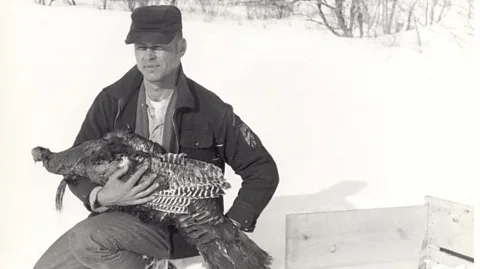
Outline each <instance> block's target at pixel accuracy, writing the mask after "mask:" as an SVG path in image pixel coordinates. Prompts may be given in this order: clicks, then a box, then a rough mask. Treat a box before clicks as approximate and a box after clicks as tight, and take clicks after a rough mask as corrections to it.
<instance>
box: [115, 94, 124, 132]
mask: <svg viewBox="0 0 480 269" xmlns="http://www.w3.org/2000/svg"><path fill="white" fill-rule="evenodd" d="M122 105H123V99H119V100H118V103H117V114H116V115H115V120H114V121H113V129H114V130H117V120H118V117H119V116H120V111H122Z"/></svg>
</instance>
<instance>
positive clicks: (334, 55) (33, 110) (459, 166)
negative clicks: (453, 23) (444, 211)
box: [0, 1, 479, 269]
mask: <svg viewBox="0 0 480 269" xmlns="http://www.w3.org/2000/svg"><path fill="white" fill-rule="evenodd" d="M18 2H19V3H16V4H15V6H13V8H14V10H15V13H12V14H14V15H6V14H5V13H6V12H4V11H5V9H2V10H3V11H2V18H1V20H2V22H3V21H5V20H7V21H8V22H7V23H2V27H1V29H2V32H4V31H6V32H7V33H6V34H2V45H1V46H2V49H3V51H2V62H1V64H2V71H3V72H2V73H3V74H2V86H3V89H2V91H1V93H0V94H1V96H0V97H1V100H2V105H1V107H0V109H1V112H2V113H3V117H2V118H1V119H0V122H1V126H2V139H1V140H0V141H1V147H0V148H1V149H2V153H1V155H0V158H1V162H0V163H1V164H2V180H1V187H2V190H3V194H2V196H1V199H2V202H1V204H2V209H3V211H4V212H3V214H2V221H1V222H0V223H1V224H0V225H1V229H0V230H1V231H2V236H1V238H2V241H1V244H2V246H1V248H2V252H1V254H0V267H1V268H5V269H27V268H32V266H33V264H34V263H35V261H36V260H37V259H38V258H39V256H40V255H41V254H42V253H43V251H45V250H46V248H47V247H48V246H49V245H50V244H51V243H52V242H53V241H54V240H55V239H56V238H57V237H58V236H59V235H60V234H61V233H63V232H64V231H65V230H67V229H68V228H70V227H71V226H72V225H73V224H75V223H76V222H77V221H79V220H81V219H83V218H84V217H85V216H86V214H87V213H86V211H85V210H84V209H83V207H82V206H81V205H80V203H79V201H78V200H77V199H76V198H74V197H73V195H71V193H69V192H67V194H66V201H65V208H64V212H62V213H61V214H57V213H56V212H55V211H54V195H55V190H56V186H57V184H58V181H59V179H60V178H59V177H58V176H54V175H51V174H48V173H47V172H46V171H45V170H44V169H43V168H42V167H41V165H40V164H34V163H33V160H32V158H31V155H30V150H31V148H33V147H34V146H37V145H42V146H46V147H49V148H51V149H52V150H54V151H55V150H62V149H65V148H67V147H69V146H70V145H71V143H72V142H73V139H74V137H75V135H76V133H77V131H78V128H79V126H80V123H81V121H82V120H83V117H84V116H85V112H86V110H87V109H88V107H89V106H90V104H91V102H92V101H93V98H94V97H95V95H96V94H97V93H98V92H99V91H100V90H101V89H102V88H103V87H105V86H107V85H108V84H110V83H112V82H113V81H114V80H116V79H118V78H119V77H120V76H121V75H123V73H124V72H125V71H126V70H127V69H129V68H130V67H131V66H132V65H133V64H134V58H133V49H132V48H131V47H129V46H126V45H125V44H124V43H123V42H124V39H125V36H126V33H127V31H128V27H129V23H130V17H129V13H128V12H123V11H102V10H98V9H94V8H89V7H83V6H81V7H69V6H65V5H54V6H52V7H44V6H38V5H34V4H33V3H31V2H33V1H24V2H25V3H23V2H20V1H18ZM10 4H12V3H10ZM185 20H186V21H185V27H184V28H185V36H186V38H187V42H188V50H187V54H186V56H185V58H184V66H185V70H186V73H187V75H189V76H190V77H192V78H193V79H195V80H196V81H198V82H199V83H201V84H202V85H204V86H206V87H207V88H209V89H211V90H212V91H214V92H216V93H217V94H218V95H219V96H221V97H222V98H223V99H224V100H226V101H227V102H229V103H231V104H232V105H233V106H234V108H235V110H236V112H237V113H238V114H239V115H240V116H241V117H242V119H244V120H245V121H246V122H247V123H248V124H249V125H250V127H252V129H253V130H254V131H256V132H257V133H258V134H259V135H260V137H261V139H262V141H263V142H264V144H265V145H266V147H267V148H268V149H269V151H270V152H271V153H272V154H273V156H274V157H275V159H276V161H277V163H278V166H279V169H280V175H281V183H280V186H279V188H278V192H277V194H276V195H275V197H274V199H273V200H272V202H271V204H270V206H269V207H268V208H267V209H266V210H265V213H264V215H263V216H262V217H261V218H260V220H259V224H258V228H257V231H256V232H255V233H254V234H253V235H252V237H253V238H254V239H255V240H256V241H257V242H258V243H259V245H261V246H262V247H264V248H265V249H266V250H267V251H270V252H271V253H272V254H273V255H274V258H275V269H277V268H283V263H284V251H285V247H284V229H285V226H284V214H285V213H293V212H313V211H321V210H342V209H353V208H370V207H387V206H402V205H413V204H421V203H423V199H424V196H425V195H434V196H439V197H441V198H445V199H451V200H454V201H457V202H461V203H467V204H473V200H474V194H475V192H476V190H477V189H476V188H474V187H472V183H473V182H475V181H478V161H479V158H478V150H476V149H478V147H477V146H478V140H479V139H478V138H479V136H478V134H479V132H478V128H479V127H478V126H479V125H478V115H479V113H478V97H479V93H478V89H474V87H473V81H474V79H475V77H473V74H474V72H473V71H474V70H473V69H472V67H471V66H472V63H473V59H472V55H471V54H470V53H471V48H472V47H471V46H468V45H466V46H464V47H463V48H461V47H459V46H458V44H457V43H456V42H454V41H452V39H451V36H448V37H445V35H440V34H436V33H435V31H433V30H435V29H434V28H432V29H422V30H421V36H422V38H423V41H424V47H423V48H422V53H420V52H419V50H418V46H417V43H416V41H417V39H416V38H417V34H416V32H410V33H404V34H402V35H401V36H399V37H398V38H397V39H396V43H392V42H391V40H387V39H381V40H380V39H379V40H367V39H364V40H356V39H339V38H336V37H334V36H332V35H331V34H330V33H329V32H327V31H317V30H312V29H307V27H303V26H302V23H301V22H299V21H295V22H293V23H291V24H289V23H285V22H281V23H278V24H272V23H270V24H268V25H266V26H262V24H261V23H260V24H259V23H255V24H253V23H249V22H248V21H244V22H242V23H238V22H228V21H226V20H225V19H219V20H214V21H212V22H205V20H204V19H202V18H201V17H196V16H186V19H185ZM4 26H7V27H4ZM436 32H438V31H436ZM477 73H478V72H477ZM474 90H476V91H474ZM227 176H228V178H229V179H230V180H231V181H232V183H233V185H234V188H233V189H232V190H231V191H230V192H229V194H228V196H227V204H229V203H231V201H232V200H233V198H234V197H235V194H236V191H237V190H238V187H239V186H240V178H238V177H237V176H235V175H234V174H233V173H232V171H231V170H229V171H228V174H227ZM4 255H5V256H4Z"/></svg>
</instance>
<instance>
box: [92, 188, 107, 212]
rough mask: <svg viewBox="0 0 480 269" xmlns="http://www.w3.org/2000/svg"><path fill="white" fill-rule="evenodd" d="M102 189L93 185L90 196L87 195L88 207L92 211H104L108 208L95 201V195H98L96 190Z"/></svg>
mask: <svg viewBox="0 0 480 269" xmlns="http://www.w3.org/2000/svg"><path fill="white" fill-rule="evenodd" d="M101 189H102V187H101V186H99V187H95V188H94V189H93V190H92V191H91V192H90V197H89V202H90V204H89V206H90V209H91V210H92V211H93V212H99V213H100V212H105V211H107V210H108V207H106V206H101V205H99V204H98V202H97V195H98V192H99V191H100V190H101Z"/></svg>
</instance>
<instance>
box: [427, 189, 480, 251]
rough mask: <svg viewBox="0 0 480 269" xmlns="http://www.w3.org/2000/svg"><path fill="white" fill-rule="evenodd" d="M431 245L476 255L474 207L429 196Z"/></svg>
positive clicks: (429, 236) (429, 234) (428, 230)
mask: <svg viewBox="0 0 480 269" xmlns="http://www.w3.org/2000/svg"><path fill="white" fill-rule="evenodd" d="M426 204H427V205H428V227H427V236H428V237H427V240H428V244H429V245H433V246H436V247H440V248H445V249H448V250H451V251H455V252H458V253H460V254H462V255H466V256H469V257H474V224H473V217H474V209H473V207H471V206H468V205H462V204H457V203H454V202H450V201H446V200H442V199H438V198H435V197H431V196H427V197H426Z"/></svg>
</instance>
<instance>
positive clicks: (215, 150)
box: [35, 6, 279, 269]
mask: <svg viewBox="0 0 480 269" xmlns="http://www.w3.org/2000/svg"><path fill="white" fill-rule="evenodd" d="M131 19H132V24H131V27H130V31H129V33H128V35H127V38H126V41H125V42H126V44H134V51H135V58H136V65H135V66H134V67H132V68H131V69H130V70H129V71H128V72H127V73H126V74H125V75H124V76H123V77H121V78H120V79H119V80H118V81H116V82H115V83H113V84H111V85H110V86H108V87H106V88H104V89H103V90H102V91H101V92H100V93H99V94H98V96H97V97H96V98H95V100H94V102H93V104H92V106H91V108H90V109H89V111H88V113H87V115H86V118H85V120H84V122H83V124H82V126H81V129H80V132H79V134H78V136H77V138H76V140H75V143H74V145H77V144H79V143H82V142H84V141H86V140H91V139H98V138H100V137H102V136H103V135H104V134H106V133H107V132H109V131H112V130H114V129H131V130H134V131H135V132H136V133H138V134H140V135H142V136H144V137H146V138H148V139H151V140H153V141H155V142H157V143H159V144H160V145H162V146H163V148H164V150H165V151H166V152H176V153H180V152H183V153H186V154H187V155H188V156H189V157H190V158H194V159H198V160H202V161H205V162H209V163H213V164H215V165H217V166H219V167H221V168H222V169H223V170H224V169H225V164H228V165H230V167H232V169H233V170H234V171H235V173H236V174H238V175H240V176H241V177H242V180H243V183H242V187H241V189H240V191H239V193H238V196H237V197H236V199H235V201H234V203H233V205H232V207H231V208H230V209H229V210H228V212H227V213H226V214H225V215H226V216H227V217H228V218H229V219H230V220H231V221H232V223H233V224H235V225H238V226H239V227H240V228H241V229H242V230H243V231H246V232H253V231H254V229H255V224H256V221H257V219H258V218H259V216H260V214H261V212H262V211H263V209H264V208H265V207H266V206H267V204H268V203H269V201H270V200H271V198H272V196H273V194H274V192H275V190H276V188H277V185H278V181H279V176H278V171H277V167H276V164H275V162H274V160H273V158H272V156H271V155H270V154H269V152H268V151H267V150H266V149H265V148H264V146H263V145H262V143H261V141H260V139H259V138H258V136H257V135H256V134H255V133H254V132H253V131H252V130H251V129H250V128H249V127H248V126H247V125H246V124H245V123H244V122H243V121H242V120H241V119H240V117H238V116H237V115H236V114H235V113H234V112H233V108H232V106H230V105H229V104H227V103H224V102H223V101H222V100H221V99H220V98H219V97H218V96H217V95H215V94H214V93H212V92H210V91H209V90H207V89H205V88H204V87H202V86H201V85H199V84H198V83H196V82H195V81H193V80H192V79H190V78H188V77H187V76H186V75H185V74H184V71H183V68H182V65H181V58H182V57H183V56H184V54H185V52H186V48H187V45H186V40H185V38H184V37H183V36H182V17H181V13H180V10H178V9H177V8H176V7H174V6H148V7H140V8H138V9H136V10H134V12H133V13H132V14H131ZM127 170H128V167H122V168H119V170H118V172H117V173H116V174H114V175H113V176H112V177H111V178H110V179H109V180H108V183H107V184H106V185H105V186H103V187H101V186H98V185H95V184H93V183H90V182H89V181H88V180H86V179H84V180H80V181H79V182H78V183H77V184H69V188H70V190H71V191H72V193H73V194H74V195H75V196H76V197H78V198H79V199H80V200H81V201H82V202H83V203H84V205H85V207H86V208H87V209H88V210H89V211H90V212H91V214H90V215H89V217H88V218H87V219H85V220H83V221H81V222H80V223H78V224H77V225H75V226H74V227H73V228H72V229H70V230H69V231H67V232H66V233H65V234H63V235H62V236H61V237H60V238H59V239H58V240H57V241H56V242H54V244H53V245H52V246H50V248H49V249H48V250H47V251H46V253H45V254H44V255H43V256H42V257H41V258H40V260H39V261H38V262H37V264H36V265H35V269H47V268H48V269H54V268H55V269H60V268H62V269H80V268H82V269H84V268H85V269H86V268H94V269H104V268H105V269H140V268H141V269H144V268H148V265H147V263H148V261H147V260H146V259H144V258H143V255H145V256H149V257H155V258H156V259H182V258H188V257H197V256H198V251H197V250H196V248H195V246H194V245H191V244H189V243H188V242H187V241H186V240H185V239H184V238H183V237H182V235H181V234H180V233H179V232H178V230H177V229H176V227H172V226H167V227H154V226H152V225H148V224H146V223H144V222H142V220H140V219H138V218H136V217H133V216H131V215H129V214H126V213H120V212H110V211H109V206H112V205H125V206H129V205H137V204H141V203H145V202H148V201H151V200H152V197H151V196H150V194H151V193H152V192H153V191H154V190H155V188H156V186H155V185H152V178H147V179H146V180H145V183H142V184H138V185H135V183H136V182H137V181H138V180H139V179H140V178H141V177H142V174H143V172H144V171H145V170H144V168H140V169H138V171H136V172H135V174H134V175H133V176H132V177H131V178H129V179H128V180H127V181H126V182H124V181H120V180H119V177H121V176H122V175H124V174H125V173H126V172H127ZM218 205H219V206H220V207H221V208H222V209H223V208H224V207H223V199H222V198H219V199H218ZM210 219H211V217H210V216H209V215H208V214H206V215H202V216H196V214H194V216H192V217H190V218H186V219H184V220H183V222H182V223H181V226H182V227H186V228H188V227H190V228H191V227H195V225H192V223H195V221H208V220H210ZM187 231H191V233H192V234H193V233H195V234H196V235H202V231H198V230H192V229H187ZM169 268H175V267H174V266H173V265H172V264H170V267H169Z"/></svg>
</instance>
